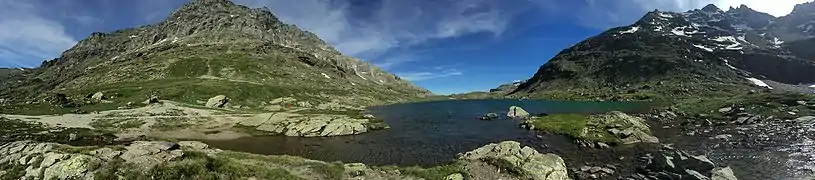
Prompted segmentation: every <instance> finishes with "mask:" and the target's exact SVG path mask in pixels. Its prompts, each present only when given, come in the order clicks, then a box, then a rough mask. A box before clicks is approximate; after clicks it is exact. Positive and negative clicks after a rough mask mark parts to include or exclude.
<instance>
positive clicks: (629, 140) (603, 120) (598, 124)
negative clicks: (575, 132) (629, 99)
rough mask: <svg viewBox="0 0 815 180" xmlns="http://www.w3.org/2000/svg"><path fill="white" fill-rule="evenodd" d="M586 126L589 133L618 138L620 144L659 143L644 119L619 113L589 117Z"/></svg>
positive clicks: (613, 112)
mask: <svg viewBox="0 0 815 180" xmlns="http://www.w3.org/2000/svg"><path fill="white" fill-rule="evenodd" d="M586 126H587V129H588V131H590V132H591V131H596V132H608V133H610V134H611V135H614V136H616V137H617V138H619V139H620V143H622V144H633V143H639V142H645V143H659V139H657V138H656V137H654V136H653V135H652V134H651V129H650V127H649V126H648V124H646V123H645V120H644V119H642V118H639V117H634V116H630V115H628V114H625V113H623V112H619V111H612V112H609V113H606V114H601V115H594V116H591V117H590V118H589V122H588V123H587V124H586Z"/></svg>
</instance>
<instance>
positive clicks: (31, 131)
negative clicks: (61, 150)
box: [0, 118, 116, 145]
mask: <svg viewBox="0 0 815 180" xmlns="http://www.w3.org/2000/svg"><path fill="white" fill-rule="evenodd" d="M71 134H74V136H75V137H76V139H71V136H72V135H71ZM115 138H116V136H114V135H113V134H111V133H109V132H108V131H101V130H92V129H84V128H56V129H55V128H53V127H47V126H45V125H43V124H40V123H36V122H27V121H22V120H12V119H6V118H0V142H9V141H16V140H34V141H40V142H57V143H64V144H75V145H88V144H110V143H113V140H114V139H115Z"/></svg>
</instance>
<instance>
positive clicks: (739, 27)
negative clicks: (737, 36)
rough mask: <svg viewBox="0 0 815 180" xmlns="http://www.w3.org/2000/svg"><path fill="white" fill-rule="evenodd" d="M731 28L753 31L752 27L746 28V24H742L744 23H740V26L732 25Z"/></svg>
mask: <svg viewBox="0 0 815 180" xmlns="http://www.w3.org/2000/svg"><path fill="white" fill-rule="evenodd" d="M733 28H735V29H738V30H750V31H752V30H753V28H752V27H750V26H747V24H744V23H741V24H734V25H733Z"/></svg>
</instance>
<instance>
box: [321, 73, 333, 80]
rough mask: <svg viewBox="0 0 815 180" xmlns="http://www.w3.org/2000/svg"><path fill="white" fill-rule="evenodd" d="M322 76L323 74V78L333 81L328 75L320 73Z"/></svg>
mask: <svg viewBox="0 0 815 180" xmlns="http://www.w3.org/2000/svg"><path fill="white" fill-rule="evenodd" d="M320 74H322V75H323V77H325V78H326V79H331V76H328V74H325V73H320Z"/></svg>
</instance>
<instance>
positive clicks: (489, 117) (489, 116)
mask: <svg viewBox="0 0 815 180" xmlns="http://www.w3.org/2000/svg"><path fill="white" fill-rule="evenodd" d="M497 118H498V114H496V113H487V114H484V115H483V116H481V120H485V121H486V120H493V119H497Z"/></svg>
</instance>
